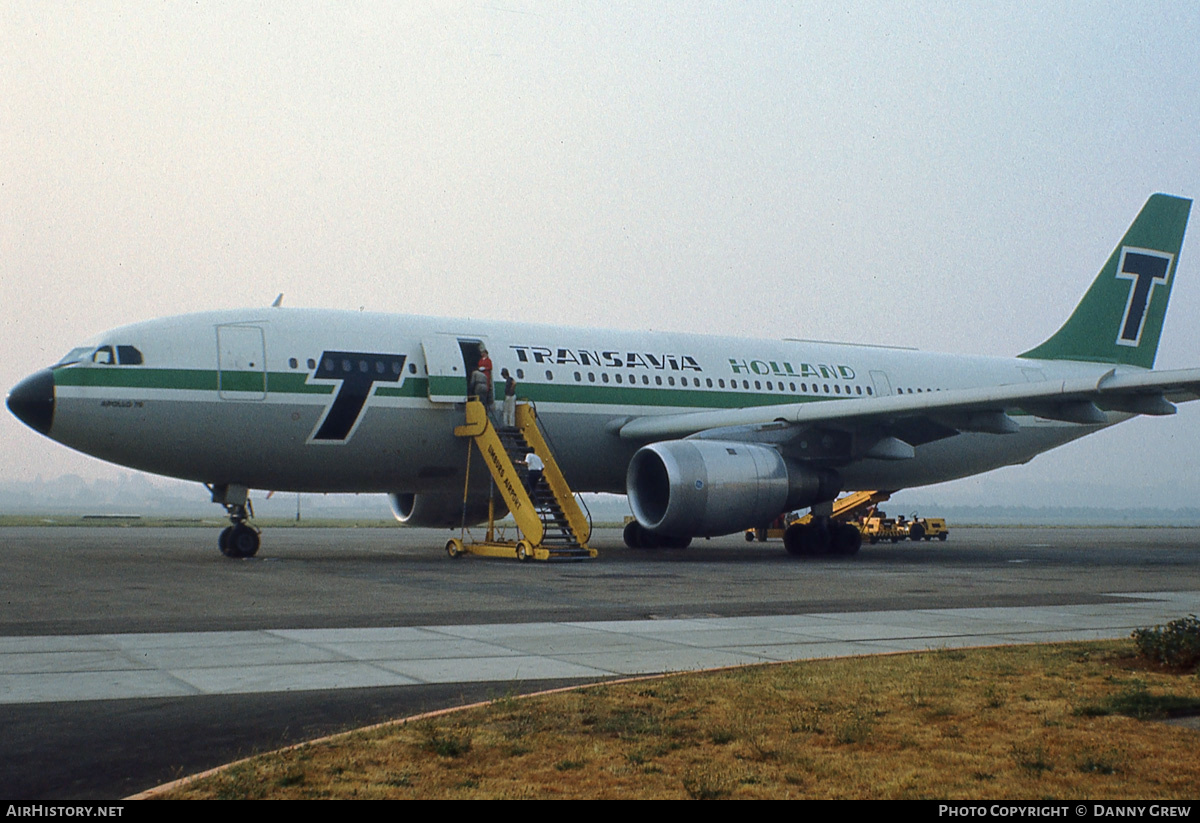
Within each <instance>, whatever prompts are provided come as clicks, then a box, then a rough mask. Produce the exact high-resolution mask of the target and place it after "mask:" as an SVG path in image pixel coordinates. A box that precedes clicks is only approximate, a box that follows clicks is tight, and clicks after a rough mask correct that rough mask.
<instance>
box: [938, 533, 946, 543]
mask: <svg viewBox="0 0 1200 823" xmlns="http://www.w3.org/2000/svg"><path fill="white" fill-rule="evenodd" d="M946 537H947V535H946V533H945V532H942V533H941V534H939V535H938V540H941V541H942V542H943V543H945V542H946Z"/></svg>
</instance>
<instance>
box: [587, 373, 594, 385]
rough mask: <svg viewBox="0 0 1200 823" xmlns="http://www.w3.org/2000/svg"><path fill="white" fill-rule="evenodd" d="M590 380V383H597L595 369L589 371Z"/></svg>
mask: <svg viewBox="0 0 1200 823" xmlns="http://www.w3.org/2000/svg"><path fill="white" fill-rule="evenodd" d="M588 382H589V383H595V382H596V373H595V372H594V371H590V372H588Z"/></svg>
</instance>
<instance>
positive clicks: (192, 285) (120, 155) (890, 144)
mask: <svg viewBox="0 0 1200 823" xmlns="http://www.w3.org/2000/svg"><path fill="white" fill-rule="evenodd" d="M1197 44H1200V6H1196V5H1195V4H1190V3H1178V2H1176V3H1170V4H1158V3H1147V2H1137V3H1129V4H1116V3H1104V4H1096V3H1079V4H1070V3H1061V2H1060V3H1054V4H1045V5H1044V6H1042V7H1040V8H1039V7H1038V4H1028V3H1011V4H1008V3H959V2H948V3H926V4H913V3H897V4H887V3H845V2H843V3H837V4H809V3H805V4H797V5H794V6H789V5H786V4H783V3H779V2H766V3H749V2H736V3H728V4H687V3H665V4H650V3H643V2H637V3H630V4H627V5H622V4H617V3H613V2H609V1H608V0H606V1H605V2H596V3H590V2H584V3H579V2H553V3H545V4H542V3H532V2H523V0H502V1H501V2H498V3H495V4H492V3H486V4H477V3H461V2H444V3H436V2H435V3H425V2H422V3H411V4H397V3H386V4H383V3H381V4H351V3H330V4H320V5H313V4H304V3H287V4H269V5H262V6H258V5H253V4H250V3H247V2H234V3H228V4H224V3H217V2H205V3H200V4H190V3H189V4H183V3H131V2H120V3H111V4H110V3H103V2H85V3H79V4H67V3H46V4H37V3H3V4H0V88H2V89H3V92H2V93H0V272H2V278H0V322H2V323H3V344H2V345H3V354H4V357H3V358H0V384H2V385H3V386H4V387H5V389H7V388H8V387H10V386H12V385H13V384H14V383H16V382H17V381H18V380H19V379H20V378H22V377H24V376H25V375H26V374H28V373H30V372H33V371H35V370H36V369H38V368H40V367H43V366H45V365H48V364H50V363H51V362H53V361H54V360H55V359H57V358H58V357H59V356H60V355H62V354H63V353H65V352H66V351H67V349H69V348H70V347H71V346H72V345H73V344H74V343H76V342H77V341H79V340H81V339H83V338H86V337H89V336H91V335H92V334H94V333H96V332H99V331H102V330H104V329H106V328H110V327H112V326H117V325H120V324H124V323H128V322H133V321H136V320H142V319H147V318H150V317H156V316H161V315H167V314H176V313H182V312H189V311H195V310H200V309H209V308H218V307H237V306H245V305H266V304H267V303H269V302H270V301H271V300H272V299H273V298H274V297H275V295H276V294H277V293H279V292H283V293H284V295H285V297H284V300H285V303H286V304H287V305H291V306H314V307H333V308H355V309H356V308H359V307H365V308H367V309H369V310H378V311H394V312H414V313H421V314H449V315H464V314H471V315H474V316H479V317H496V318H509V319H529V320H544V321H552V322H563V323H574V322H581V323H586V324H589V325H611V326H617V327H622V328H630V329H645V328H655V329H668V330H689V331H697V330H703V331H713V332H719V333H728V334H738V335H751V336H762V337H810V338H821V339H834V340H851V341H863V342H873V343H895V344H900V345H909V346H917V347H920V348H922V349H930V350H943V351H959V352H970V353H994V354H1013V353H1016V352H1019V351H1022V350H1024V349H1026V348H1028V347H1030V346H1032V345H1034V344H1036V343H1038V342H1040V341H1041V340H1042V339H1044V338H1045V337H1046V336H1048V335H1049V334H1050V333H1051V332H1053V331H1054V330H1055V329H1056V328H1057V327H1058V325H1059V324H1060V323H1061V321H1062V320H1063V319H1064V318H1065V317H1066V316H1067V315H1068V314H1069V313H1070V311H1071V309H1072V308H1073V307H1074V305H1075V303H1076V301H1077V300H1078V298H1079V297H1080V296H1081V295H1082V293H1083V291H1084V289H1085V288H1086V286H1087V285H1088V284H1089V283H1090V281H1091V279H1092V278H1093V277H1094V275H1095V273H1096V271H1097V270H1098V268H1099V267H1100V265H1101V264H1102V263H1103V262H1104V260H1105V259H1106V258H1107V256H1108V254H1109V252H1110V251H1111V250H1112V248H1113V246H1114V245H1115V244H1116V242H1117V241H1118V240H1119V239H1120V236H1121V234H1122V232H1123V231H1124V229H1125V228H1126V226H1127V225H1128V224H1129V222H1130V221H1131V220H1132V218H1133V216H1134V215H1135V214H1136V213H1137V211H1138V209H1139V208H1140V207H1141V205H1142V203H1143V202H1144V201H1145V199H1146V197H1147V196H1148V195H1149V194H1150V193H1152V192H1155V191H1164V192H1167V193H1171V194H1179V195H1183V196H1189V197H1195V196H1197V195H1198V194H1200V165H1198V164H1200V46H1198V45H1197ZM1192 229H1193V231H1192V233H1191V235H1190V236H1189V239H1188V241H1187V243H1186V244H1185V247H1184V251H1183V254H1182V257H1181V264H1180V268H1179V278H1178V283H1177V285H1176V286H1175V289H1174V292H1173V295H1172V303H1171V305H1172V310H1171V312H1170V313H1169V315H1168V318H1167V325H1166V330H1165V332H1164V335H1163V339H1162V345H1161V347H1160V353H1159V361H1158V366H1159V367H1167V368H1171V367H1185V366H1200V323H1198V322H1197V320H1198V318H1200V254H1198V253H1197V252H1198V251H1200V249H1198V248H1197V239H1196V237H1197V234H1200V218H1196V219H1194V220H1193V226H1192ZM1193 406H1196V407H1200V403H1196V404H1193ZM1198 441H1200V408H1187V407H1185V408H1184V409H1183V410H1182V411H1181V413H1180V414H1179V415H1177V416H1176V417H1174V418H1171V419H1165V420H1163V419H1157V420H1145V419H1139V420H1136V421H1133V422H1131V423H1128V424H1125V425H1123V426H1120V427H1118V428H1117V429H1114V430H1110V431H1108V432H1104V433H1101V434H1099V435H1096V436H1093V437H1091V438H1089V439H1087V440H1085V441H1083V442H1081V443H1077V444H1074V445H1071V446H1067V447H1065V448H1064V449H1062V450H1060V451H1059V452H1055V453H1051V454H1048V455H1045V456H1043V457H1041V458H1038V460H1036V461H1035V462H1034V463H1033V464H1031V465H1029V466H1025V467H1020V468H1013V469H1005V470H1003V471H1001V472H999V473H996V474H994V475H991V476H988V477H986V478H981V479H977V480H971V481H963V482H960V483H958V484H953V487H952V488H946V489H944V490H942V491H943V493H944V494H945V495H947V499H951V498H953V499H954V500H955V502H960V501H961V502H968V501H972V500H977V501H978V502H980V503H986V502H992V501H994V500H999V501H1000V502H1024V503H1034V504H1042V503H1044V504H1056V503H1061V504H1064V505H1066V504H1087V503H1096V504H1101V505H1115V504H1118V503H1120V502H1121V501H1124V500H1126V499H1127V500H1128V501H1129V502H1131V503H1137V504H1146V503H1151V504H1153V503H1164V504H1168V505H1186V504H1191V503H1195V502H1196V500H1195V496H1196V495H1195V493H1196V491H1197V490H1198V489H1200V482H1198V481H1197V479H1196V475H1195V460H1196V455H1197V443H1198ZM0 454H3V462H2V464H0V480H10V479H26V478H31V477H33V476H34V475H36V474H37V473H39V472H40V473H42V474H44V475H46V476H53V475H57V474H60V473H63V472H75V473H79V474H82V475H84V476H87V477H106V476H113V477H115V476H116V475H117V473H118V471H119V470H118V469H115V468H113V467H109V466H106V465H105V464H102V463H99V462H98V461H95V460H93V459H91V458H86V457H83V456H81V455H77V454H75V453H73V452H71V451H69V450H68V449H66V448H64V447H62V446H58V445H57V444H54V443H52V442H50V441H48V440H46V439H45V438H42V437H40V436H39V435H37V434H35V433H34V432H32V431H31V430H29V429H27V428H25V427H24V426H23V425H22V424H20V423H19V422H18V421H17V420H16V419H15V418H13V417H12V416H11V415H9V414H8V413H7V411H5V412H4V413H3V414H0ZM1123 489H1128V492H1126V491H1123ZM197 493H198V494H203V491H202V490H200V489H198V490H197Z"/></svg>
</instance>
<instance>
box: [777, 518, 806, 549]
mask: <svg viewBox="0 0 1200 823" xmlns="http://www.w3.org/2000/svg"><path fill="white" fill-rule="evenodd" d="M807 528H808V527H807V526H802V525H800V524H799V523H793V524H792V525H790V526H788V527H787V530H786V531H784V533H783V547H784V549H786V550H787V553H788V554H790V555H792V556H793V557H799V556H800V555H802V554H804V550H803V544H804V532H805V531H806V530H807Z"/></svg>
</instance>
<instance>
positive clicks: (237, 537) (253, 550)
mask: <svg viewBox="0 0 1200 823" xmlns="http://www.w3.org/2000/svg"><path fill="white" fill-rule="evenodd" d="M258 547H259V537H258V532H256V531H255V530H254V529H252V528H250V527H249V526H247V525H245V524H240V525H237V526H234V527H233V531H232V532H231V533H230V535H229V551H230V554H229V557H254V555H256V554H258Z"/></svg>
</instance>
